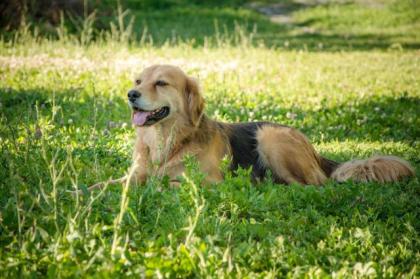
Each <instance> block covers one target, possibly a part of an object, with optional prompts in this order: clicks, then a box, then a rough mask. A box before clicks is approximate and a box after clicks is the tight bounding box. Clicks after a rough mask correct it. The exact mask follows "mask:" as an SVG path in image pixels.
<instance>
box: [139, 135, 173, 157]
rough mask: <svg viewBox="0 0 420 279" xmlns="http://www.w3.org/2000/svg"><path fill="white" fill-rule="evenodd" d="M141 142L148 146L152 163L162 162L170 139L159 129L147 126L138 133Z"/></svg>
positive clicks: (169, 144) (168, 147) (168, 148)
mask: <svg viewBox="0 0 420 279" xmlns="http://www.w3.org/2000/svg"><path fill="white" fill-rule="evenodd" d="M139 136H141V137H142V141H143V143H144V144H145V145H146V146H147V147H148V148H149V155H150V159H151V160H152V162H154V163H158V164H159V163H161V162H164V161H165V159H166V157H167V156H168V151H169V150H170V146H171V139H170V138H167V137H165V136H164V135H163V134H162V131H161V129H158V128H155V127H148V128H146V129H143V131H142V133H141V134H139Z"/></svg>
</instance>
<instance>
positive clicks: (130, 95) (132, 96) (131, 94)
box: [127, 90, 141, 102]
mask: <svg viewBox="0 0 420 279" xmlns="http://www.w3.org/2000/svg"><path fill="white" fill-rule="evenodd" d="M127 96H128V99H129V100H130V101H131V102H134V101H136V99H137V98H139V97H140V96H141V94H140V92H138V91H136V90H130V91H128V94H127Z"/></svg>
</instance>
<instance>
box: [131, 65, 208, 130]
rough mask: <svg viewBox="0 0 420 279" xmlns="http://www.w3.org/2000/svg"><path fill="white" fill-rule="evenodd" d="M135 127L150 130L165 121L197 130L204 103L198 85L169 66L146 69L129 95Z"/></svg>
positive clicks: (179, 70) (155, 66) (177, 69)
mask: <svg viewBox="0 0 420 279" xmlns="http://www.w3.org/2000/svg"><path fill="white" fill-rule="evenodd" d="M128 103H129V105H130V106H131V108H132V110H133V113H132V121H133V124H134V125H135V126H151V125H154V124H156V123H164V122H165V121H168V120H182V121H183V123H188V125H192V126H196V125H197V124H198V123H199V121H200V118H201V115H202V114H203V109H204V100H203V98H202V96H201V94H200V90H199V87H198V84H197V82H196V81H195V80H194V79H192V78H190V77H188V76H187V75H186V74H185V73H184V72H183V71H182V70H181V69H179V68H178V67H175V66H170V65H154V66H151V67H148V68H146V69H145V70H144V71H143V72H142V73H141V74H140V75H139V76H137V77H136V79H135V81H134V87H133V88H132V89H131V90H129V91H128Z"/></svg>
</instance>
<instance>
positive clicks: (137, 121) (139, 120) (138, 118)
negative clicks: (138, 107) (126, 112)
mask: <svg viewBox="0 0 420 279" xmlns="http://www.w3.org/2000/svg"><path fill="white" fill-rule="evenodd" d="M150 114H151V112H149V111H135V112H134V114H133V124H134V125H138V126H143V125H144V123H146V120H147V116H149V115H150Z"/></svg>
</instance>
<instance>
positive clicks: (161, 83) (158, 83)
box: [155, 80, 168, 86]
mask: <svg viewBox="0 0 420 279" xmlns="http://www.w3.org/2000/svg"><path fill="white" fill-rule="evenodd" d="M155 85H156V86H166V85H168V83H167V82H166V81H163V80H158V81H156V83H155Z"/></svg>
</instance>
